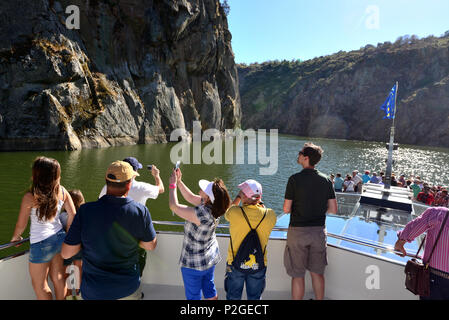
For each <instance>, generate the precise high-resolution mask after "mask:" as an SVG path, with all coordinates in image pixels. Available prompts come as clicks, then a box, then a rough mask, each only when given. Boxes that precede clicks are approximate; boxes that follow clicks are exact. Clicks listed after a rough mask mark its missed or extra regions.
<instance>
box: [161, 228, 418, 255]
mask: <svg viewBox="0 0 449 320" xmlns="http://www.w3.org/2000/svg"><path fill="white" fill-rule="evenodd" d="M153 223H154V224H157V225H166V226H183V225H184V222H180V221H153ZM217 228H223V229H229V224H219V225H218V226H217ZM272 231H285V232H286V231H288V228H286V227H274V228H273V229H272ZM326 234H327V236H329V237H331V238H334V239H337V240H342V241H347V242H351V243H354V244H358V245H362V246H365V247H370V248H373V249H379V250H382V251H386V252H391V253H394V254H397V255H402V253H401V252H400V251H396V250H394V247H390V246H382V245H379V244H374V243H370V242H367V241H363V240H358V239H353V238H349V237H345V236H342V235H338V234H334V233H330V232H327V233H326ZM406 256H407V257H411V258H418V259H422V257H421V256H418V257H417V256H416V253H415V254H411V253H407V254H406Z"/></svg>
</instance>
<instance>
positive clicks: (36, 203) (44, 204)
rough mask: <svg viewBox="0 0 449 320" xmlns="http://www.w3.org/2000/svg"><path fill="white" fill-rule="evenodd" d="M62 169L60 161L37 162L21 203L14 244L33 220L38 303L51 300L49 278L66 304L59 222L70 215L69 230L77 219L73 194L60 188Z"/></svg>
mask: <svg viewBox="0 0 449 320" xmlns="http://www.w3.org/2000/svg"><path fill="white" fill-rule="evenodd" d="M60 180H61V166H60V165H59V163H58V161H57V160H55V159H51V158H46V157H38V158H36V160H34V163H33V169H32V185H31V188H30V191H29V192H27V193H26V194H25V195H24V196H23V199H22V204H21V206H20V211H19V217H18V219H17V224H16V228H15V230H14V235H13V237H12V239H11V242H15V241H20V240H22V239H23V238H22V236H21V235H22V233H23V232H24V231H25V228H26V227H27V225H28V220H29V219H30V220H31V226H30V255H29V270H30V276H31V282H32V285H33V289H34V292H35V293H36V297H37V299H38V300H51V299H52V291H51V289H50V287H49V286H48V280H47V277H48V276H50V278H51V280H52V282H53V286H54V289H55V296H56V299H58V300H63V299H64V298H65V296H66V292H67V286H66V283H65V281H64V266H63V259H62V257H61V254H60V252H61V246H62V242H63V241H64V238H65V236H66V233H65V231H64V228H63V226H62V223H61V221H60V219H59V217H60V214H61V211H62V209H65V210H66V211H67V213H68V218H67V229H68V228H70V225H71V224H72V221H73V219H74V216H75V206H74V205H73V201H72V198H71V197H70V194H69V193H68V192H67V190H65V188H64V187H63V186H61V185H60Z"/></svg>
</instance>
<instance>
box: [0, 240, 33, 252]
mask: <svg viewBox="0 0 449 320" xmlns="http://www.w3.org/2000/svg"><path fill="white" fill-rule="evenodd" d="M28 241H30V238H26V239H22V240H20V241H14V242H8V243H5V244H2V245H0V250H4V249H8V248H12V247H15V246H17V245H21V244H23V243H25V242H28Z"/></svg>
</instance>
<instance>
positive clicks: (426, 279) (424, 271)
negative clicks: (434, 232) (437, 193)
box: [404, 212, 449, 297]
mask: <svg viewBox="0 0 449 320" xmlns="http://www.w3.org/2000/svg"><path fill="white" fill-rule="evenodd" d="M448 215H449V212H447V213H446V216H445V217H444V220H443V223H442V224H441V228H440V231H439V233H438V236H437V238H436V239H435V243H434V244H433V248H432V251H431V252H430V255H429V260H428V261H429V262H430V259H431V258H432V254H433V251H434V250H435V247H436V245H437V243H438V240H439V239H440V236H441V232H442V231H443V228H444V226H445V224H446V220H447V217H448ZM423 244H424V241H423V242H421V245H420V246H419V249H418V252H416V256H415V258H413V259H411V260H409V261H407V264H406V265H405V269H404V272H405V288H406V289H407V290H409V291H410V292H412V293H413V294H416V295H419V296H422V297H428V296H429V295H430V269H429V262H427V263H424V261H422V262H419V261H418V259H419V258H418V253H419V251H421V248H422V246H423Z"/></svg>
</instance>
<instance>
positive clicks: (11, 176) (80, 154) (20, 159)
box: [0, 135, 449, 256]
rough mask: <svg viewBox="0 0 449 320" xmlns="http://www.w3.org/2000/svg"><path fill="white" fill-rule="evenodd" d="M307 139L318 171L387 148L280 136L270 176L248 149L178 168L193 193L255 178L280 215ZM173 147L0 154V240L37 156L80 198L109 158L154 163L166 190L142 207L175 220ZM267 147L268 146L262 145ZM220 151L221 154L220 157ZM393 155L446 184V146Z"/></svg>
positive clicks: (355, 164)
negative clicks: (316, 153) (206, 183)
mask: <svg viewBox="0 0 449 320" xmlns="http://www.w3.org/2000/svg"><path fill="white" fill-rule="evenodd" d="M307 141H312V142H314V143H316V144H318V145H320V146H322V147H323V149H324V157H323V159H322V160H321V162H320V163H319V165H318V167H317V168H318V170H320V171H322V172H323V173H326V174H330V173H342V174H346V173H350V172H352V170H353V169H358V170H359V171H362V170H365V169H369V170H371V171H373V170H374V171H376V172H379V171H381V170H385V158H386V157H387V149H386V148H385V144H384V143H373V142H361V141H344V140H330V139H309V138H302V137H293V136H285V135H282V136H279V140H278V165H277V167H278V170H277V172H276V174H274V175H260V174H259V169H260V167H267V165H260V164H259V163H260V161H259V159H258V160H257V162H256V164H248V154H247V152H248V150H246V152H245V157H244V159H245V161H244V164H234V165H231V164H221V165H217V164H211V165H206V164H204V163H203V164H184V165H182V167H181V169H182V172H183V180H184V181H185V183H186V184H187V185H188V186H189V187H190V188H191V189H192V191H195V192H197V191H198V190H199V188H198V180H199V179H213V178H214V177H220V178H222V179H223V180H224V182H225V184H226V186H227V187H228V190H229V192H230V194H231V197H232V198H233V197H234V196H235V195H236V194H237V192H238V190H237V185H238V184H239V183H241V182H242V181H244V180H246V179H249V178H253V179H256V180H258V181H259V182H260V183H261V184H262V186H263V200H264V202H265V203H266V204H267V206H269V207H271V208H273V209H274V210H275V211H276V213H278V214H280V213H281V212H282V204H283V196H284V191H285V185H286V183H287V180H288V178H289V176H290V175H292V174H294V173H296V172H297V171H299V170H300V169H301V168H300V167H299V165H298V164H297V163H296V156H297V153H298V151H299V150H300V148H301V147H302V146H303V144H304V143H305V142H307ZM268 142H269V141H268V139H267V143H268ZM207 145H208V143H203V148H204V147H205V146H207ZM174 146H175V143H168V144H158V145H137V146H124V147H113V148H106V149H92V150H81V151H73V152H62V151H45V152H2V153H0V181H1V184H0V204H1V205H0V243H6V242H9V240H10V238H11V236H12V233H13V231H14V227H15V223H16V219H17V215H18V212H19V208H20V202H21V199H22V196H23V195H24V193H25V191H26V189H27V188H28V187H29V185H30V177H31V165H32V162H33V160H34V159H35V158H36V157H37V156H41V155H44V156H47V157H52V158H55V159H57V160H58V161H59V163H60V164H61V169H62V178H61V183H62V185H64V186H65V187H66V188H67V189H69V190H70V189H80V190H81V191H82V192H83V194H84V196H85V198H86V201H94V200H96V199H97V197H98V194H99V193H100V190H101V188H102V187H103V185H104V175H105V171H106V168H107V167H108V165H109V164H110V163H111V162H112V161H115V160H122V159H124V158H125V157H128V156H134V157H136V158H137V159H139V160H140V162H141V163H142V164H143V165H144V166H146V164H155V165H156V166H157V167H158V168H159V169H160V171H161V177H162V179H163V182H164V184H165V187H166V192H165V193H164V194H162V195H160V196H159V198H158V199H156V200H149V201H148V202H147V206H148V207H149V209H150V212H151V215H152V217H153V220H179V219H178V218H176V217H173V216H172V213H171V212H170V210H169V208H168V177H169V175H170V173H171V169H172V167H173V164H172V163H171V161H170V150H171V149H172V147H174ZM245 146H247V144H245ZM246 149H247V148H246ZM224 150H225V149H224V146H223V153H225V151H224ZM234 150H235V147H234ZM267 150H269V148H268V146H267ZM250 152H251V151H250ZM235 153H236V152H234V154H235ZM225 156H226V155H223V157H225ZM267 156H268V157H269V156H270V153H269V151H267ZM394 158H395V161H396V164H395V166H394V167H393V171H394V172H395V173H396V174H402V173H404V174H406V175H407V176H409V175H415V176H416V175H420V176H421V177H422V178H424V179H425V180H426V181H429V182H431V183H433V184H440V185H445V186H447V185H449V176H448V175H447V164H448V163H449V149H443V148H426V147H416V146H403V145H401V146H400V149H399V151H395V154H394ZM231 162H232V161H231ZM223 163H224V161H223ZM233 163H235V161H233ZM139 173H140V175H141V176H140V177H139V178H138V180H140V181H146V182H149V183H154V179H153V177H152V176H151V174H150V173H149V172H148V171H146V170H144V169H142V170H140V171H139ZM179 199H180V202H184V199H183V198H182V197H179ZM184 203H185V202H184ZM27 235H28V231H26V232H25V233H24V237H25V236H27ZM0 256H4V254H3V253H0Z"/></svg>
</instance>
